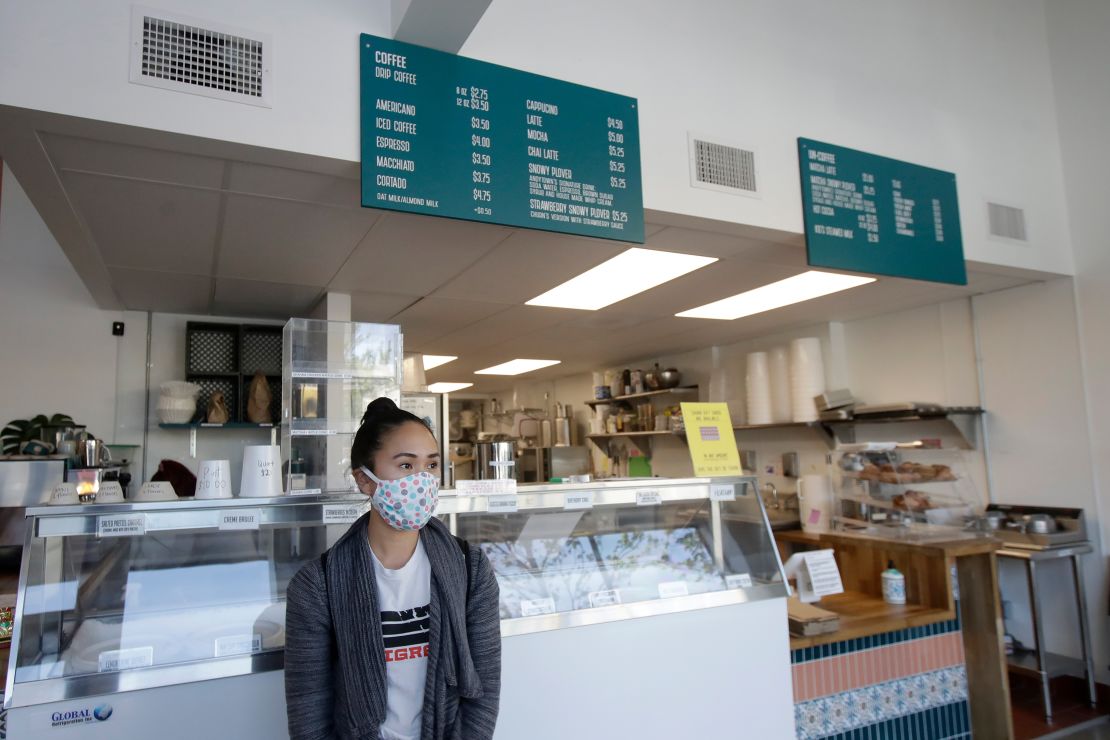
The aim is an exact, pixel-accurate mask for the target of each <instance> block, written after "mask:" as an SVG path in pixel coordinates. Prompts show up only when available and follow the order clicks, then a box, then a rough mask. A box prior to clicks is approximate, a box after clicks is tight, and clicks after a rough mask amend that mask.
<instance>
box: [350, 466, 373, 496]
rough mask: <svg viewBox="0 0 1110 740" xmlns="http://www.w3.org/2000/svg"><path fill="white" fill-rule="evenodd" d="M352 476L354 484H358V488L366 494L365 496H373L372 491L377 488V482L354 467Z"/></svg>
mask: <svg viewBox="0 0 1110 740" xmlns="http://www.w3.org/2000/svg"><path fill="white" fill-rule="evenodd" d="M354 476H355V485H357V486H358V490H359V491H361V492H362V493H364V494H366V495H367V496H373V495H374V491H375V490H377V487H378V484H377V483H375V482H374V481H373V480H371V478H370V476H368V475H367V474H366V473H364V472H362V471H361V470H357V469H356V470H355V471H354Z"/></svg>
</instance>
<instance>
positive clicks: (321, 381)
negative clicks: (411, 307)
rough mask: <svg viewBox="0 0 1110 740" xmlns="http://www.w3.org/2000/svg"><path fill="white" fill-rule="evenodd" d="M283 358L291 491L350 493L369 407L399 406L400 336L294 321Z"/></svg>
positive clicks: (387, 328)
mask: <svg viewBox="0 0 1110 740" xmlns="http://www.w3.org/2000/svg"><path fill="white" fill-rule="evenodd" d="M282 351H283V353H284V357H283V361H282V406H281V407H282V414H281V419H282V434H281V450H282V459H283V460H284V461H285V465H286V466H287V467H286V471H285V472H286V475H285V489H286V492H288V493H294V494H296V493H303V492H306V491H309V492H324V493H327V492H338V491H349V490H350V488H351V479H350V475H349V473H350V449H351V442H352V440H353V439H354V433H355V432H356V431H357V430H358V427H359V423H360V421H361V419H362V414H363V412H364V411H365V410H366V405H367V404H368V403H370V401H373V400H374V399H375V398H378V397H380V396H385V397H388V398H392V399H393V400H394V401H397V402H399V401H400V399H401V367H402V365H401V361H402V353H401V329H400V327H399V326H396V325H393V324H364V323H357V322H349V321H321V320H317V319H290V320H289V321H288V322H287V323H286V325H285V330H284V332H283V349H282Z"/></svg>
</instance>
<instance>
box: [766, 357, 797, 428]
mask: <svg viewBox="0 0 1110 740" xmlns="http://www.w3.org/2000/svg"><path fill="white" fill-rule="evenodd" d="M768 358H769V359H768V363H769V365H770V372H771V421H773V422H774V423H775V424H782V423H785V422H788V421H790V420H791V419H792V418H793V407H792V405H791V403H790V350H788V349H787V347H786V345H785V344H783V345H779V346H778V347H775V348H774V349H772V350H771V351H770V352H769V353H768Z"/></svg>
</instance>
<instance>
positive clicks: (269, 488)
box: [239, 445, 282, 498]
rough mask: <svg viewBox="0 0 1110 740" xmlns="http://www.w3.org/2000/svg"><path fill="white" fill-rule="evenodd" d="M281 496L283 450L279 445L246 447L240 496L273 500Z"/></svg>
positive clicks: (244, 449)
mask: <svg viewBox="0 0 1110 740" xmlns="http://www.w3.org/2000/svg"><path fill="white" fill-rule="evenodd" d="M281 494H282V490H281V448H280V447H278V446H277V445H248V446H247V447H244V448H243V477H242V480H241V481H240V483H239V496H241V497H243V498H273V497H274V496H280V495H281Z"/></svg>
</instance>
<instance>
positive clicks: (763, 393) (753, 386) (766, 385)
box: [746, 352, 771, 424]
mask: <svg viewBox="0 0 1110 740" xmlns="http://www.w3.org/2000/svg"><path fill="white" fill-rule="evenodd" d="M746 386H747V392H748V423H749V424H770V423H771V375H770V369H769V368H768V364H767V353H766V352H752V353H750V354H749V355H748V375H747V378H746Z"/></svg>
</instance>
